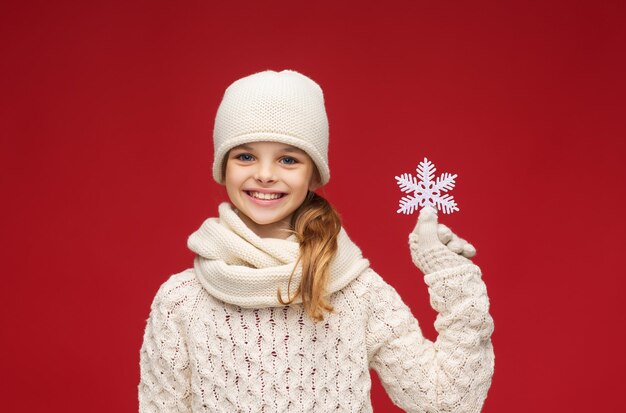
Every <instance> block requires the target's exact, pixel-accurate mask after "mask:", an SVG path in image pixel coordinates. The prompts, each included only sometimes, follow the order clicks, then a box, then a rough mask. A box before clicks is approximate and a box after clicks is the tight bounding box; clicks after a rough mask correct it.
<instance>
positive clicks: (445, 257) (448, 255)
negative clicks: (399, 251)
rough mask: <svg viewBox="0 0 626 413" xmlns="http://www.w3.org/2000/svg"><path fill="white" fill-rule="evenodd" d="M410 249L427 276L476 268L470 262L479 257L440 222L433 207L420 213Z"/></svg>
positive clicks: (472, 248) (469, 246) (418, 265)
mask: <svg viewBox="0 0 626 413" xmlns="http://www.w3.org/2000/svg"><path fill="white" fill-rule="evenodd" d="M409 246H410V247H411V258H412V259H413V263H415V265H416V266H417V268H419V269H420V270H421V271H422V272H423V273H424V274H430V273H433V272H435V271H439V270H443V269H446V268H452V267H456V266H459V265H464V264H472V261H470V260H469V259H468V258H471V257H473V256H474V255H476V249H475V248H474V246H473V245H472V244H470V243H468V242H467V241H465V240H464V239H462V238H460V237H458V236H457V235H456V234H455V233H454V232H452V230H450V228H448V227H447V226H445V225H444V224H439V223H438V222H437V210H436V209H435V208H433V207H430V206H427V207H424V208H422V210H420V213H419V217H418V218H417V225H416V226H415V229H413V232H411V234H410V235H409Z"/></svg>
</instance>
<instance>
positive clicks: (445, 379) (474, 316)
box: [138, 210, 494, 413]
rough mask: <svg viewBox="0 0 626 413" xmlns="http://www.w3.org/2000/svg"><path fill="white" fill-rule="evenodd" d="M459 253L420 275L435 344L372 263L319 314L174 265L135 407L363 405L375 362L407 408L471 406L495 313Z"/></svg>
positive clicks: (484, 379) (143, 354) (487, 373)
mask: <svg viewBox="0 0 626 413" xmlns="http://www.w3.org/2000/svg"><path fill="white" fill-rule="evenodd" d="M220 212H222V211H221V210H220ZM221 216H222V215H221ZM242 242H243V241H242ZM245 242H248V241H245ZM254 242H260V243H261V244H264V243H267V244H268V245H261V244H259V245H260V248H261V249H263V250H264V251H265V252H267V251H269V250H270V249H271V248H272V246H273V247H277V246H278V244H277V243H276V242H277V241H276V240H274V241H269V240H262V239H259V240H254ZM280 242H290V241H284V240H281V241H280ZM280 242H279V243H280ZM414 245H415V244H411V248H412V249H413V248H414ZM355 248H356V247H355ZM236 249H237V250H238V251H247V249H246V248H242V247H241V246H238V247H237V248H236ZM357 250H358V249H357ZM355 251H356V250H355ZM412 253H413V255H414V256H415V254H416V251H412ZM232 254H234V255H237V252H232ZM452 254H454V253H452ZM205 259H206V258H205ZM355 259H356V261H359V260H360V259H362V258H360V255H357V256H356V257H355ZM465 260H466V261H465V262H466V263H465V264H463V265H456V266H453V267H448V268H443V269H440V270H437V271H435V272H432V273H429V274H427V275H426V276H425V281H426V284H427V285H428V288H429V292H430V295H431V303H432V305H433V307H434V308H435V310H437V312H438V313H439V315H438V317H437V320H436V322H435V328H436V329H437V331H438V333H439V334H438V337H437V340H436V341H435V342H432V341H429V340H427V339H426V338H424V337H423V336H422V334H421V331H420V327H419V325H418V322H417V320H416V319H415V318H414V317H413V315H412V314H411V311H410V310H409V308H408V307H407V306H406V305H405V304H404V303H403V301H402V299H401V298H400V296H399V295H398V293H397V292H396V291H395V290H394V289H393V288H392V287H391V286H390V285H388V284H387V283H386V282H385V281H384V280H383V279H382V278H381V277H380V276H379V275H378V274H376V273H375V272H374V271H373V270H372V269H370V268H365V269H363V270H362V271H360V272H359V273H357V274H354V275H353V277H352V278H351V279H350V281H349V282H348V283H347V284H346V285H344V286H342V287H341V288H339V289H336V290H335V291H332V293H331V294H330V296H329V301H330V303H331V304H332V305H333V306H334V307H335V312H334V313H332V314H328V315H326V316H325V319H324V320H323V321H321V322H318V323H315V322H314V321H312V320H311V319H310V318H309V317H308V316H307V315H306V314H305V313H304V311H303V308H302V305H301V304H292V305H289V306H274V305H263V304H258V305H257V306H254V305H253V303H252V301H250V299H249V297H250V295H249V294H247V295H246V297H248V299H247V301H246V302H247V303H248V304H250V305H249V306H242V305H239V304H236V303H233V302H228V301H225V300H223V299H218V298H217V297H215V295H213V294H211V293H210V292H209V291H208V290H207V288H206V282H202V279H203V278H205V281H206V275H207V274H202V273H199V271H201V269H199V268H192V269H188V270H186V271H184V272H181V273H179V274H175V275H173V276H171V277H170V278H169V279H168V280H167V281H166V282H165V283H164V284H163V285H162V286H161V288H160V289H159V290H158V292H157V294H156V296H155V298H154V301H153V303H152V306H151V312H150V318H149V319H148V321H147V325H146V330H145V334H144V341H143V345H142V347H141V350H140V369H141V379H140V383H139V386H138V390H139V410H140V412H142V413H147V412H195V413H197V412H313V411H315V412H328V411H338V412H370V411H372V406H371V402H370V388H371V381H370V375H369V369H370V368H373V369H375V370H376V371H377V373H378V375H379V377H380V379H381V382H382V383H383V385H384V387H385V389H386V390H387V392H388V393H389V395H390V397H391V399H392V400H393V401H394V403H396V404H397V405H398V406H400V407H402V408H403V409H405V410H406V411H410V412H478V411H480V408H481V406H482V404H483V402H484V399H485V397H486V394H487V390H488V388H489V385H490V382H491V376H492V374H493V367H494V357H493V348H492V346H491V341H490V336H491V333H492V331H493V322H492V319H491V317H490V316H489V311H488V310H489V302H488V298H487V292H486V288H485V285H484V283H483V282H482V279H481V272H480V269H479V268H478V267H477V266H476V265H474V264H472V263H471V261H469V260H467V259H465ZM468 262H469V264H468ZM222 265H224V266H228V267H229V271H232V273H233V274H234V273H236V268H235V267H237V268H241V269H242V270H244V269H245V270H246V271H250V270H251V268H249V267H247V266H242V265H228V264H226V263H224V264H222ZM216 268H218V267H216ZM246 274H248V273H246ZM267 274H268V273H267V272H259V273H258V274H257V275H258V276H259V277H260V278H263V277H266V275H267ZM248 275H251V274H248ZM216 279H219V277H217V278H216ZM232 295H236V293H235V291H233V292H232ZM259 297H260V298H259V299H260V300H261V301H262V297H263V294H260V295H259ZM234 300H235V301H236V300H237V299H236V297H235V299H234Z"/></svg>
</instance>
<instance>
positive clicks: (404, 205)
mask: <svg viewBox="0 0 626 413" xmlns="http://www.w3.org/2000/svg"><path fill="white" fill-rule="evenodd" d="M416 170H417V176H418V177H419V179H420V181H419V182H418V180H417V178H416V177H414V176H412V175H411V174H409V173H404V174H402V175H400V176H396V181H398V186H399V187H400V190H401V191H402V192H413V195H410V196H403V197H402V198H401V199H400V209H398V211H396V212H397V213H398V214H400V213H402V214H412V213H413V212H414V211H415V210H416V209H420V208H423V207H425V206H431V207H433V208H435V209H437V210H441V211H443V213H444V214H450V213H452V212H454V211H458V210H459V208H458V207H457V206H456V201H455V200H454V197H453V196H451V195H449V194H443V195H442V192H447V191H448V190H450V189H452V188H454V179H455V178H456V177H457V175H456V174H454V175H452V174H449V173H446V172H444V173H443V174H441V176H440V177H438V178H437V180H436V181H433V178H434V177H435V171H436V170H437V168H435V164H433V163H432V162H431V161H429V160H428V159H426V158H424V160H423V161H422V162H420V163H419V165H418V166H417V169H416Z"/></svg>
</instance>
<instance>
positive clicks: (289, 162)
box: [280, 156, 298, 165]
mask: <svg viewBox="0 0 626 413" xmlns="http://www.w3.org/2000/svg"><path fill="white" fill-rule="evenodd" d="M280 161H281V162H282V163H284V164H286V165H294V164H297V163H298V160H297V159H295V158H292V157H291V156H285V157H284V158H282V159H281V160H280Z"/></svg>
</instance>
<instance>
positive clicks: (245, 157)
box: [235, 153, 254, 162]
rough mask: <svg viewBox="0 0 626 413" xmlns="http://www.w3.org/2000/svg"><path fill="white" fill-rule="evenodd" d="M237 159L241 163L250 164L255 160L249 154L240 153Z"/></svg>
mask: <svg viewBox="0 0 626 413" xmlns="http://www.w3.org/2000/svg"><path fill="white" fill-rule="evenodd" d="M235 159H239V160H240V161H244V162H250V161H251V160H253V159H254V158H253V157H252V155H250V154H249V153H240V154H239V155H237V156H235Z"/></svg>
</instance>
